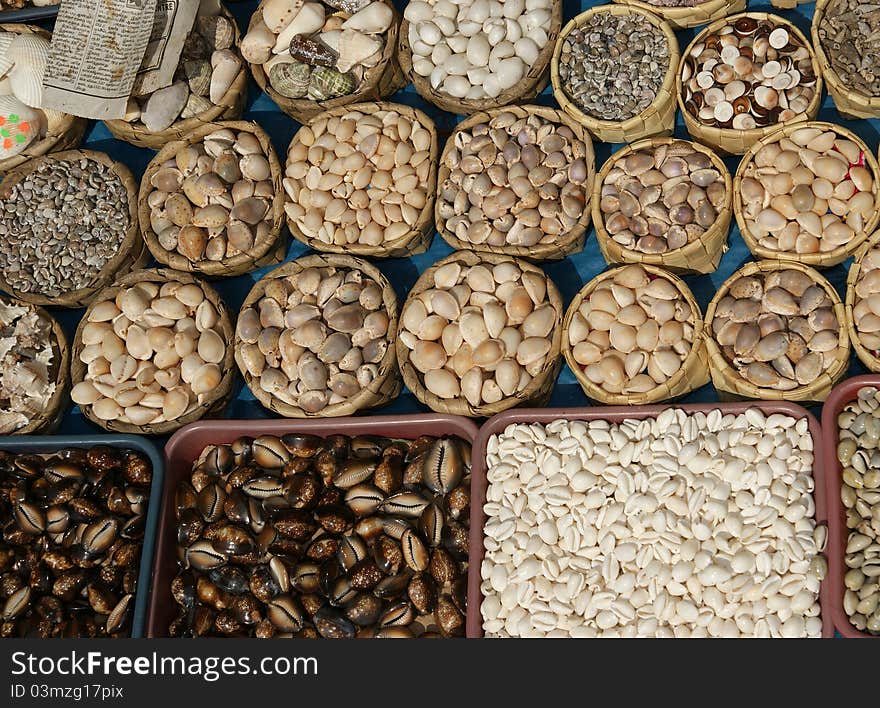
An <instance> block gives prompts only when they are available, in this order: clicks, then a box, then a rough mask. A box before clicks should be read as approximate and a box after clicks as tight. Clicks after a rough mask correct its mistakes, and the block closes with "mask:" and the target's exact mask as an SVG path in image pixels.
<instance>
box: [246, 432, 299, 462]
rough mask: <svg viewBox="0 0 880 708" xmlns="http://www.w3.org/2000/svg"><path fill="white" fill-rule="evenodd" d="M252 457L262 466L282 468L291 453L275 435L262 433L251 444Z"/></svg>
mask: <svg viewBox="0 0 880 708" xmlns="http://www.w3.org/2000/svg"><path fill="white" fill-rule="evenodd" d="M251 457H252V459H253V461H254V462H255V463H256V464H258V465H259V466H260V467H266V468H268V469H281V468H282V467H284V465H285V464H286V463H287V461H288V460H289V459H290V453H289V452H288V450H287V448H286V447H285V446H284V443H282V442H281V439H280V438H276V437H275V436H274V435H261V436H260V437H258V438H256V439H255V440H254V442H253V443H252V445H251Z"/></svg>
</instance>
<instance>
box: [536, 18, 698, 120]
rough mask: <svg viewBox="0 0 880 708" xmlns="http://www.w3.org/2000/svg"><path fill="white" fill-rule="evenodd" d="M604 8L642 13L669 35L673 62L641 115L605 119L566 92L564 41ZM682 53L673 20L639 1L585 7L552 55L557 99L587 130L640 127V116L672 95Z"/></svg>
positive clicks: (552, 81)
mask: <svg viewBox="0 0 880 708" xmlns="http://www.w3.org/2000/svg"><path fill="white" fill-rule="evenodd" d="M601 12H608V13H610V14H612V15H641V16H642V17H644V18H646V19H647V20H648V21H649V22H650V23H651V24H652V25H654V26H655V27H657V28H659V29H660V30H662V32H663V34H664V35H665V36H666V42H667V44H668V45H669V66H667V67H666V73H664V74H663V82H662V83H661V84H660V87H659V88H658V89H657V94H656V95H655V96H654V100H653V101H651V103H650V105H648V106H647V107H646V108H645V109H644V110H643V111H641V112H640V113H638V114H637V115H634V116H632V117H631V118H627V119H626V120H622V121H613V120H603V119H601V118H595V117H593V116H591V115H589V114H587V113H584V111H583V110H581V108H580V107H579V106H578V105H577V104H576V103H575V102H574V100H573V99H572V98H571V97H569V95H568V94H567V93H566V91H565V89H564V88H563V87H562V79H561V78H560V76H559V58H560V56H561V55H562V44H563V42H564V41H565V38H566V37H568V35H569V34H571V33H572V32H573V31H574V30H575V29H577V28H579V27H580V26H581V25H583V24H584V22H586V21H587V20H588V19H590V18H591V17H593V15H598V14H599V13H601ZM681 56H682V54H681V47H679V45H678V38H677V37H676V36H675V32H673V30H672V27H671V26H670V24H669V23H668V22H667V21H666V20H664V19H663V18H662V17H660V16H659V15H657V14H655V13H653V12H650V11H648V10H643V9H642V8H641V7H639V6H637V5H630V4H628V3H624V4H612V5H596V6H595V7H592V8H590V9H589V10H585V11H584V12H582V13H580V14H578V15H575V16H574V17H573V18H572V19H570V20H569V21H568V22H567V23H566V25H565V27H563V28H562V30H561V31H560V33H559V37H558V38H557V40H556V44H555V46H554V47H553V56H552V58H551V59H550V83H551V84H552V85H553V96H554V98H555V99H556V101H557V103H559V105H560V106H561V107H562V110H564V111H565V112H566V113H570V114H571V115H572V117H573V118H574V119H575V120H577V121H578V122H579V123H581V124H583V125H584V126H586V128H587V130H589V131H591V132H594V133H595V132H597V131H599V132H601V131H607V130H619V131H623V132H627V131H629V130H630V129H633V128H637V127H639V126H640V125H641V123H642V121H641V120H640V118H641V117H642V116H644V115H645V114H646V113H649V112H657V113H659V112H660V111H659V110H658V109H659V108H660V107H661V106H662V104H663V102H664V101H665V98H666V97H667V96H671V95H672V93H673V91H674V88H675V76H676V71H678V66H679V62H680V58H681ZM562 98H564V99H565V101H562V100H560V99H562ZM673 112H674V111H673Z"/></svg>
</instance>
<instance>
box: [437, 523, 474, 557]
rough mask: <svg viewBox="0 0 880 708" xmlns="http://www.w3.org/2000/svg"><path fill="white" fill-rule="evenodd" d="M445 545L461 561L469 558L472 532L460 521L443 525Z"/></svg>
mask: <svg viewBox="0 0 880 708" xmlns="http://www.w3.org/2000/svg"><path fill="white" fill-rule="evenodd" d="M443 547H444V548H445V549H446V550H447V551H449V552H450V553H452V555H453V557H454V558H456V559H457V560H459V561H464V560H467V557H468V552H469V550H470V532H469V531H468V529H467V528H465V527H464V526H462V525H461V524H459V523H458V522H455V521H453V522H450V523H448V524H446V526H444V527H443Z"/></svg>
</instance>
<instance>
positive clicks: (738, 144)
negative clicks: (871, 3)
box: [675, 12, 822, 155]
mask: <svg viewBox="0 0 880 708" xmlns="http://www.w3.org/2000/svg"><path fill="white" fill-rule="evenodd" d="M741 17H751V18H754V19H756V20H759V21H761V20H770V21H771V22H773V23H775V24H776V25H777V26H781V27H784V28H785V29H786V30H788V32H789V33H790V34H793V35H794V36H796V37H797V38H798V39H799V40H800V41H801V42H802V43H803V44H804V45H805V46H806V47H807V48H808V49H812V47H811V45H810V42H809V41H808V40H807V38H806V37H805V36H804V34H803V32H801V31H800V30H799V29H798V28H797V27H795V26H794V25H793V24H792V23H791V22H789V21H788V20H786V19H785V18H783V17H780V16H779V15H771V14H768V13H766V12H744V13H741V14H739V15H731V16H729V17H725V18H722V19H720V20H718V21H717V22H713V23H712V24H711V25H709V26H708V27H706V28H705V29H703V30H702V31H701V32H700V33H699V34H698V35H697V36H696V37H694V39H693V41H692V42H691V43H690V44H689V45H688V47H687V49H686V50H685V51H684V52H683V53H682V55H681V57H682V58H681V61H682V64H681V65H680V66H679V67H678V69H677V73H676V75H675V95H676V96H677V98H678V107H679V108H680V109H681V113H682V115H683V116H684V124H685V127H686V128H687V131H688V133H690V135H691V137H693V139H694V140H695V141H697V142H700V143H703V145H708V146H709V147H711V148H713V149H714V150H717V151H718V152H719V153H721V154H722V155H743V154H745V153H746V152H747V151H748V149H749V148H750V147H751V146H752V145H754V144H755V143H756V142H758V141H759V140H761V139H762V138H764V137H766V136H768V135H770V134H771V133H775V132H776V131H777V130H779V128H780V127H781V125H780V124H779V123H774V124H773V125H767V126H764V127H762V128H753V129H752V130H734V129H733V128H716V127H714V126H708V125H703V124H702V123H701V122H700V121H699V120H698V119H697V118H695V117H694V116H693V115H691V114H690V112H689V111H688V110H687V109H686V108H685V105H684V85H683V83H682V80H681V72H682V68H683V66H684V60H685V59H686V58H687V56H688V55H689V54H690V53H691V50H692V49H693V47H694V46H695V45H696V44H697V43H699V42H702V41H703V39H704V38H705V37H706V35H708V34H710V33H712V32H715V31H717V30H719V29H721V28H722V27H726V26H727V25H729V24H731V23H733V22H736V20H738V19H739V18H741ZM811 57H812V61H813V71H814V73H815V74H816V91H815V93H814V94H813V98H812V100H811V101H810V103H809V105H808V106H807V110H806V111H804V112H803V113H799V114H798V115H796V116H795V117H794V118H792V119H791V120H790V121H786V126H788V125H791V124H793V123H801V122H804V121H808V120H815V118H816V116H817V115H818V113H819V107H820V106H821V105H822V72H821V69H820V66H819V61H818V60H817V59H816V52H815V51H812V53H811Z"/></svg>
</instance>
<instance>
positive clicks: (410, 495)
mask: <svg viewBox="0 0 880 708" xmlns="http://www.w3.org/2000/svg"><path fill="white" fill-rule="evenodd" d="M426 506H428V500H427V499H425V498H424V497H422V496H420V495H419V494H416V493H415V492H400V493H399V494H393V495H392V496H390V497H388V498H387V499H386V500H385V501H383V502H382V504H380V505H379V509H380V511H382V513H383V514H399V515H400V516H405V517H408V518H411V519H417V518H419V516H421V514H422V512H423V511H424V510H425V507H426Z"/></svg>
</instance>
